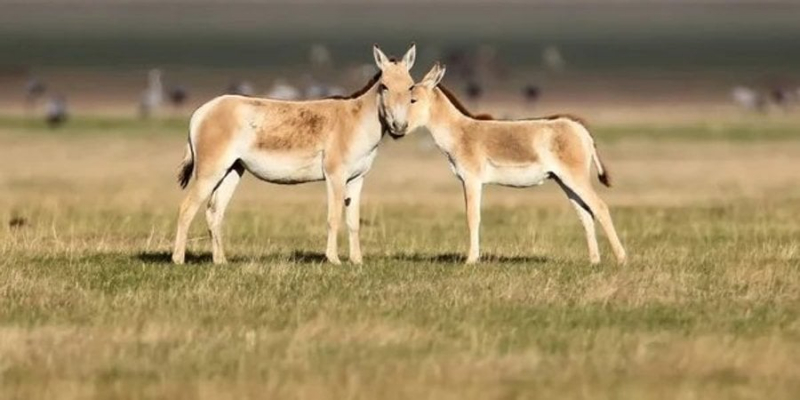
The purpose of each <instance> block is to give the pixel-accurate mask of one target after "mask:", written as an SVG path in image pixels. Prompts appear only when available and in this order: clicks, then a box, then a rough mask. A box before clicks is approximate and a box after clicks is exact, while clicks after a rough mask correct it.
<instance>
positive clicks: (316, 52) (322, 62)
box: [308, 43, 333, 68]
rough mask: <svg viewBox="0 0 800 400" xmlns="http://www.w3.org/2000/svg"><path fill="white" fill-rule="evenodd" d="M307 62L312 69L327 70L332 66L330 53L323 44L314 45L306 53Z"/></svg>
mask: <svg viewBox="0 0 800 400" xmlns="http://www.w3.org/2000/svg"><path fill="white" fill-rule="evenodd" d="M308 61H309V62H310V63H311V66H312V67H313V68H327V67H330V66H331V64H333V57H332V56H331V51H330V50H328V47H327V46H325V45H324V44H320V43H317V44H314V45H312V46H311V49H310V50H309V52H308Z"/></svg>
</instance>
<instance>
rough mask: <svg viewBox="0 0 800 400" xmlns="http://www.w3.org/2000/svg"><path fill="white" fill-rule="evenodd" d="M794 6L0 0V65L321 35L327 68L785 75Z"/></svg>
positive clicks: (201, 60)
mask: <svg viewBox="0 0 800 400" xmlns="http://www.w3.org/2000/svg"><path fill="white" fill-rule="evenodd" d="M799 21H800V5H794V4H790V3H789V4H787V3H778V4H766V5H764V4H758V3H747V4H706V5H686V4H676V5H669V4H659V5H652V4H616V5H604V4H572V5H560V6H559V5H552V4H551V5H526V4H495V3H493V2H486V3H470V4H464V5H461V4H459V5H455V4H450V3H434V4H428V3H413V4H397V3H391V4H386V3H370V2H363V3H362V2H354V3H348V4H329V5H326V4H305V5H304V4H300V5H290V4H247V3H236V4H219V3H205V4H188V3H185V4H153V3H146V4H140V3H136V2H133V3H121V4H111V5H99V4H58V3H53V4H50V3H37V4H0V71H3V70H5V71H14V70H26V69H28V68H40V67H47V68H51V67H98V68H120V69H127V68H130V69H133V68H141V67H149V66H153V65H158V66H191V67H199V68H205V67H208V68H271V69H288V68H292V67H294V66H297V65H301V64H304V63H306V62H307V60H308V56H309V48H310V47H311V46H313V45H314V44H318V43H323V44H324V45H325V46H327V48H328V49H329V50H330V54H332V56H333V62H334V63H335V64H336V66H342V65H348V64H356V63H368V62H371V56H370V54H369V48H370V46H371V45H372V44H373V43H376V42H377V43H380V44H381V46H383V47H384V48H386V49H388V50H389V51H390V52H394V53H398V52H400V51H403V50H404V49H405V48H406V47H407V45H408V43H409V42H411V41H416V42H417V43H418V44H420V52H419V56H418V60H419V62H422V63H425V64H426V65H429V64H428V63H430V62H432V61H433V60H434V59H442V58H444V57H446V56H447V55H448V54H453V53H454V52H458V51H460V49H465V50H470V49H473V48H475V47H476V46H487V47H488V48H491V49H492V51H493V52H494V53H496V56H497V57H498V58H500V59H502V60H503V62H504V63H505V64H506V65H511V66H514V67H517V66H531V65H538V64H540V63H541V62H542V51H543V49H545V48H547V47H548V46H558V49H559V50H560V52H561V53H562V54H564V57H565V59H566V61H567V62H568V67H569V68H570V69H573V70H583V71H594V70H598V71H608V70H615V71H616V70H619V71H626V70H692V69H708V70H720V71H730V70H739V71H751V70H757V71H767V72H770V71H775V72H781V71H794V70H797V69H800V51H798V48H797V44H798V39H800V22H799Z"/></svg>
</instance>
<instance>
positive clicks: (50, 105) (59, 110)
mask: <svg viewBox="0 0 800 400" xmlns="http://www.w3.org/2000/svg"><path fill="white" fill-rule="evenodd" d="M67 117H68V114H67V99H66V98H65V97H64V96H62V95H54V96H51V97H50V98H49V99H47V104H46V105H45V122H47V125H48V126H49V127H50V128H57V127H59V126H61V125H62V124H63V123H64V122H66V121H67Z"/></svg>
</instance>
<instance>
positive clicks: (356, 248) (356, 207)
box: [344, 176, 364, 264]
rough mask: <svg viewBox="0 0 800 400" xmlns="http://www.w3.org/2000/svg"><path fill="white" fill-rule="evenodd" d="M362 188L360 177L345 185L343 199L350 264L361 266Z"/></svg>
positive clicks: (362, 179) (361, 177) (362, 182)
mask: <svg viewBox="0 0 800 400" xmlns="http://www.w3.org/2000/svg"><path fill="white" fill-rule="evenodd" d="M363 186H364V177H363V176H360V177H358V178H356V179H353V180H352V181H350V182H349V183H348V184H347V189H346V194H345V198H344V207H345V218H346V219H347V231H348V233H349V241H350V262H352V263H354V264H361V262H362V257H361V239H360V238H359V230H360V226H361V188H362V187H363Z"/></svg>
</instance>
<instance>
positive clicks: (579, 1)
mask: <svg viewBox="0 0 800 400" xmlns="http://www.w3.org/2000/svg"><path fill="white" fill-rule="evenodd" d="M231 4H236V5H254V6H257V5H285V6H296V5H324V6H336V5H342V6H346V5H369V6H384V5H385V6H389V5H404V4H415V5H432V4H434V5H435V4H440V5H447V4H452V5H487V4H491V5H522V6H548V7H559V6H581V5H587V6H600V5H603V6H620V5H621V6H637V5H638V6H687V5H697V6H730V5H741V6H800V1H798V0H494V1H486V0H0V5H14V6H37V5H92V6H124V5H231Z"/></svg>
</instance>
